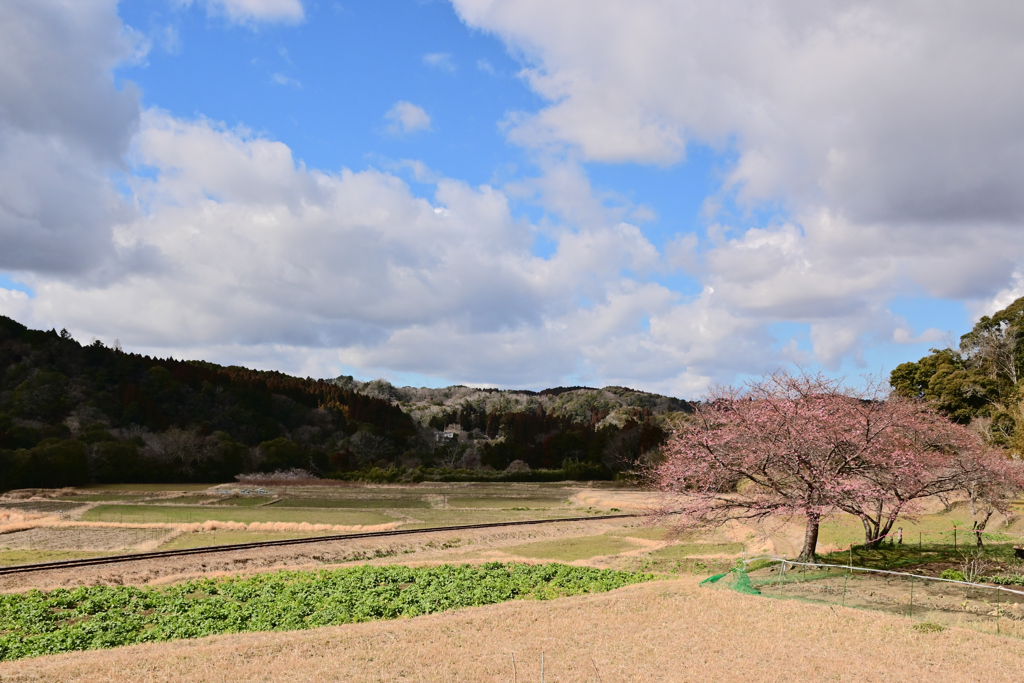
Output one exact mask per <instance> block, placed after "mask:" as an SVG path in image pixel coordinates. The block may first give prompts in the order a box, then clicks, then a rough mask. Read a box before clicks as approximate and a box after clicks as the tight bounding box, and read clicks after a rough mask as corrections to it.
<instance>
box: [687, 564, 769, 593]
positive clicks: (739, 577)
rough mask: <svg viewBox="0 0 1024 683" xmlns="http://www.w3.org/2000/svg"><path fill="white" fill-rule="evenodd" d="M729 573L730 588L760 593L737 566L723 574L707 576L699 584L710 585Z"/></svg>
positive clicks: (741, 591)
mask: <svg viewBox="0 0 1024 683" xmlns="http://www.w3.org/2000/svg"><path fill="white" fill-rule="evenodd" d="M730 574H731V575H732V580H731V581H729V582H728V583H727V585H728V587H729V588H731V589H732V590H734V591H738V592H740V593H746V594H747V595H760V594H761V592H760V591H758V590H757V589H756V588H754V586H753V585H751V583H750V577H749V576H747V573H746V572H745V571H743V570H742V569H740V568H738V567H737V568H735V569H733V570H731V571H729V572H726V573H725V574H715V575H714V576H709V577H708V578H706V579H704V580H703V581H701V582H700V585H701V586H703V585H704V584H709V585H710V584H714V583H718V582H719V581H721V580H722V579H724V578H725V577H727V576H729V575H730Z"/></svg>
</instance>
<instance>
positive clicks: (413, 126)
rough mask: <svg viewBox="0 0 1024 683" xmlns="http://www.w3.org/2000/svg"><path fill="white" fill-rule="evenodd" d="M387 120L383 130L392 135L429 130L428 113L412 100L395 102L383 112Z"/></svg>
mask: <svg viewBox="0 0 1024 683" xmlns="http://www.w3.org/2000/svg"><path fill="white" fill-rule="evenodd" d="M384 118H385V119H387V120H388V125H387V127H386V128H385V130H386V131H387V132H388V133H391V134H392V135H408V134H409V133H415V132H416V131H420V130H430V115H429V114H427V112H425V111H424V110H423V108H422V107H417V106H416V105H415V104H413V103H412V102H405V101H402V102H396V103H395V106H393V107H391V109H389V110H388V111H387V113H386V114H384Z"/></svg>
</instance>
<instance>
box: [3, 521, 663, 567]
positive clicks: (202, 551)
mask: <svg viewBox="0 0 1024 683" xmlns="http://www.w3.org/2000/svg"><path fill="white" fill-rule="evenodd" d="M646 516H647V515H644V514H626V515H593V516H590V517H560V518H555V519H528V520H523V521H519V522H492V523H490V524H460V525H456V526H438V527H427V528H425V529H392V530H390V531H368V532H364V533H357V534H334V535H331V536H312V537H307V538H285V539H280V540H277V541H254V542H252V543H231V544H227V545H209V546H201V547H199V548H182V549H180V550H155V551H153V552H148V553H131V554H128V555H104V556H102V557H87V558H82V559H78V560H57V561H54V562H38V563H36V564H16V565H11V566H8V567H0V576H3V575H7V574H23V573H27V572H40V571H47V570H50V569H73V568H75V567H91V566H94V565H100V564H120V563H123V562H138V561H140V560H154V559H161V558H165V557H184V556H187V555H208V554H213V553H228V552H235V551H239V550H249V549H252V548H274V547H278V546H286V545H303V544H307V543H328V542H333V541H347V540H352V539H359V538H387V537H390V536H409V535H412V534H431V533H438V532H444V531H470V530H473V529H497V528H501V527H509V526H529V525H535V524H556V523H559V522H591V521H594V520H599V519H626V518H631V517H646Z"/></svg>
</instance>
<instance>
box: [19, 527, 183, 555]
mask: <svg viewBox="0 0 1024 683" xmlns="http://www.w3.org/2000/svg"><path fill="white" fill-rule="evenodd" d="M171 532H172V530H171V529H145V528H143V529H139V528H132V527H94V528H90V527H34V528H32V529H26V530H24V531H15V532H11V533H7V534H3V535H2V536H0V549H4V550H65V551H66V550H105V551H113V550H122V549H126V548H133V547H135V546H137V545H140V544H142V543H147V542H159V541H160V540H162V539H163V538H165V537H166V536H168V535H169V534H170V533H171Z"/></svg>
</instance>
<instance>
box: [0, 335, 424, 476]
mask: <svg viewBox="0 0 1024 683" xmlns="http://www.w3.org/2000/svg"><path fill="white" fill-rule="evenodd" d="M0 373H2V374H0V489H11V488H24V487H52V486H71V485H79V484H85V483H89V482H184V481H227V480H230V479H232V478H233V477H234V476H235V475H236V474H239V473H243V472H249V471H259V470H265V469H268V470H274V469H287V468H305V469H309V470H310V471H314V472H318V473H327V472H329V471H331V470H332V469H338V468H339V464H338V462H339V461H342V462H341V463H340V464H341V466H344V465H345V462H344V459H345V458H344V454H339V452H338V448H337V446H338V444H339V443H340V442H342V441H346V440H349V439H350V438H351V437H352V436H353V435H356V434H359V433H366V434H371V435H373V436H374V437H378V438H381V439H386V440H387V441H388V443H392V444H396V445H407V444H409V443H410V442H411V441H412V442H415V441H416V440H417V438H418V430H417V428H416V426H415V425H414V424H413V422H412V420H411V418H410V417H409V416H408V415H407V414H405V413H404V412H402V410H401V409H400V408H398V407H396V406H394V405H392V404H391V403H390V402H388V401H385V400H381V399H376V398H372V397H369V396H365V395H363V394H358V393H355V392H352V391H349V390H346V389H343V388H341V387H339V386H337V385H336V384H334V383H332V382H326V381H322V380H311V379H299V378H295V377H289V376H287V375H284V374H282V373H278V372H258V371H254V370H248V369H245V368H239V367H222V366H218V365H215V364H213V363H205V362H197V361H178V360H174V359H170V358H167V359H160V358H150V357H148V356H141V355H138V354H129V353H122V352H120V351H117V350H115V349H111V348H107V347H105V346H104V345H103V344H101V343H100V342H95V343H93V344H91V345H88V346H82V345H80V344H79V343H78V342H76V341H75V340H74V339H72V338H71V336H70V335H69V334H67V332H64V331H62V332H61V333H58V332H56V331H55V330H51V331H49V332H42V331H36V330H30V329H28V328H26V327H25V326H23V325H21V324H19V323H17V322H15V321H14V320H11V319H10V318H6V317H2V316H0Z"/></svg>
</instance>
